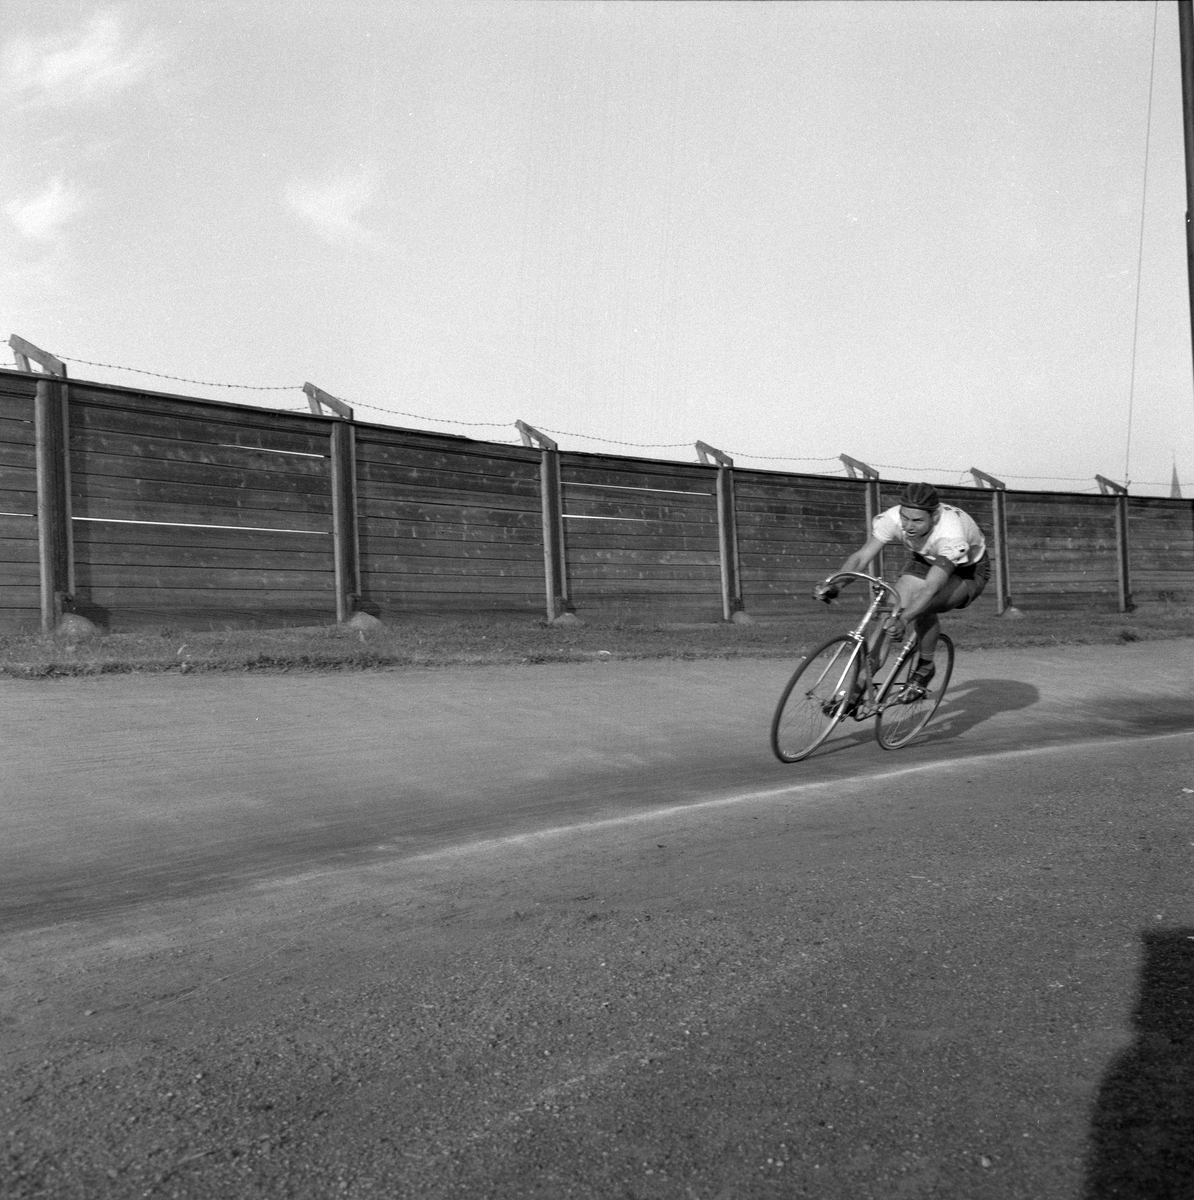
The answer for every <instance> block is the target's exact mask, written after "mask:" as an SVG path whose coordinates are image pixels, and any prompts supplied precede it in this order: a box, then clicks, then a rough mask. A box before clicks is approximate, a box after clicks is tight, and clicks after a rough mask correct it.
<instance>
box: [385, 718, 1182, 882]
mask: <svg viewBox="0 0 1194 1200" xmlns="http://www.w3.org/2000/svg"><path fill="white" fill-rule="evenodd" d="M1170 738H1194V730H1189V729H1183V730H1179V731H1178V732H1176V733H1154V734H1145V735H1143V736H1136V737H1100V738H1090V739H1088V740H1085V741H1079V742H1058V743H1055V744H1053V745H1050V746H1031V747H1028V748H1026V749H1023V750H995V751H992V752H990V753H986V754H968V755H966V756H965V757H963V758H941V759H934V760H933V761H932V762H927V763H916V764H915V765H913V766H908V767H896V768H895V769H893V770H890V771H879V772H876V773H874V774H870V775H848V776H845V777H842V778H835V779H815V780H809V781H808V782H806V783H790V784H785V785H783V786H781V787H773V788H762V789H758V790H755V791H750V792H737V793H733V794H731V795H728V796H715V797H711V798H709V799H708V800H694V801H692V802H691V803H687V804H669V805H666V806H664V807H663V808H648V809H643V810H642V811H640V812H632V813H622V814H620V815H619V816H616V817H603V818H601V819H600V820H596V821H578V822H576V823H575V824H572V825H553V826H550V827H549V828H547V829H534V830H531V831H530V832H528V833H514V834H510V835H508V836H506V837H499V838H484V839H481V840H478V841H475V842H462V843H460V844H459V845H455V846H442V847H440V848H439V849H438V850H428V851H426V852H425V853H423V854H412V855H410V856H409V857H408V858H406V859H405V860H404V861H406V862H431V861H433V860H436V859H444V858H455V857H460V856H463V855H467V854H484V853H486V852H487V851H494V850H501V849H504V848H506V847H509V846H520V845H526V844H527V843H530V842H536V841H541V840H546V839H548V838H562V837H567V836H568V835H569V834H575V833H586V832H590V831H597V830H606V829H614V828H616V827H618V826H620V825H635V824H640V823H642V822H644V821H655V820H659V819H660V818H662V817H670V816H676V815H679V814H682V813H695V812H700V811H702V810H703V809H709V808H729V807H731V806H732V805H735V804H750V803H752V802H757V801H765V800H780V799H783V798H785V797H789V796H795V795H798V794H799V793H801V792H816V791H823V790H825V789H826V788H845V787H859V786H868V785H870V784H875V783H885V782H887V781H889V780H892V779H901V778H903V777H904V776H906V775H920V774H927V773H930V772H933V771H943V770H944V771H949V770H956V769H958V768H967V769H970V768H973V767H975V766H976V765H979V764H986V763H992V762H998V761H1000V760H1006V759H1016V758H1030V757H1031V756H1032V755H1035V754H1060V753H1068V752H1071V751H1074V750H1090V749H1096V748H1100V747H1106V746H1115V747H1120V746H1131V745H1138V744H1140V743H1141V742H1159V741H1165V740H1167V739H1170Z"/></svg>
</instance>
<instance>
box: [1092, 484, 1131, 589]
mask: <svg viewBox="0 0 1194 1200" xmlns="http://www.w3.org/2000/svg"><path fill="white" fill-rule="evenodd" d="M1095 482H1096V483H1097V484H1098V485H1099V491H1100V492H1102V493H1103V495H1104V496H1114V497H1115V559H1116V567H1117V575H1118V578H1119V611H1120V612H1132V611H1133V610H1134V609H1135V608H1136V605H1135V604H1133V603H1132V573H1131V559H1130V558H1129V554H1130V552H1131V547H1130V545H1129V543H1128V489H1127V488H1126V487H1124V485H1123V484H1122V483H1116V482H1115V480H1114V479H1107V478H1105V477H1104V476H1102V475H1096V476H1095Z"/></svg>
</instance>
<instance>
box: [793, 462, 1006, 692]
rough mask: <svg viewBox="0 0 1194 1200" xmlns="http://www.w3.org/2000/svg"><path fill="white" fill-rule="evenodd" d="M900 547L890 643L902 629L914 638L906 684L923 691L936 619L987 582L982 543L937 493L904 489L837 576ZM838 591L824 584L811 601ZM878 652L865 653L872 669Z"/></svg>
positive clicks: (969, 522)
mask: <svg viewBox="0 0 1194 1200" xmlns="http://www.w3.org/2000/svg"><path fill="white" fill-rule="evenodd" d="M897 542H899V543H901V544H902V545H904V546H906V547H907V549H908V550H909V551H910V553H909V555H908V559H907V561H906V562H905V563H904V565H903V568H902V569H901V571H900V577H899V579H898V580H897V581H896V590H897V591H898V592H899V594H900V606H899V608H898V609H897V610H896V612H895V613H894V614H893V615H892V619H891V621H890V622H889V624H888V630H889V632H890V633H891V637H892V640H893V641H903V639H904V636H905V632H906V626H908V625H913V626H915V628H916V632H917V633H918V634H919V635H920V657H919V659H918V661H917V664H916V667H915V669H914V670H913V672H912V676H911V681H912V683H914V684H915V685H916V686H917V687H920V688H927V687H928V685H929V682H930V680H931V679H932V678H933V674H934V672H935V671H936V667H935V666H934V665H933V654H934V652H935V651H936V649H937V634H938V632H939V631H940V628H941V627H940V625H939V623H938V621H937V614H938V613H942V612H947V611H948V610H950V609H954V608H965V607H966V606H967V605H968V604H970V603H971V602H972V601H974V600H975V599H977V597H978V596H980V595H981V594H982V590H983V588H985V587H986V586H987V580H988V579H989V578H990V576H991V564H990V561H989V560H988V558H987V543H986V539H985V538H984V537H983V535H982V532H981V530H980V529H979V527H978V526H977V525H976V524H975V522H974V519H973V518H972V517H971V516H970V514H969V513H966V512H963V511H962V509H960V508H955V507H954V506H953V505H952V504H942V503H941V498H940V497H939V496H938V495H937V489H936V488H935V487H933V486H932V484H928V483H910V484H908V485H907V487H905V488H904V490H903V492H901V493H900V502H899V504H897V505H896V506H895V507H894V508H889V509H887V510H886V511H884V512H881V513H880V514H879V515H878V516H877V517H876V518H875V519H874V521H872V522H871V536H870V538H869V539H868V540H867V542H866V544H865V545H864V546H862V547H861V548H860V549H858V550H856V551H855V552H854V553H853V554H851V555H850V557H849V558H847V559H846V561H845V562H844V563H843V564H842V571H843V572H845V571H864V572H865V571H868V570H869V569H870V565H871V563H872V562H873V561H874V560H875V558H877V557H878V555H879V551H880V550H882V549H883V547H884V546H891V545H894V544H895V543H897ZM837 594H838V589H837V588H836V587H833V586H832V585H831V584H830V583H829V582H828V581H826V582H825V583H819V584H818V585H817V586H816V587H815V588H814V589H813V595H814V596H815V597H816V598H817V599H818V600H823V601H825V603H826V604H828V603H829V601H830V600H832V599H834V597H835V596H837ZM878 651H879V646H878V642H877V643H876V645H875V646H873V647H872V648H871V654H872V656H873V657H872V663H873V662H874V656H877V654H878Z"/></svg>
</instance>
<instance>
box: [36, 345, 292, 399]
mask: <svg viewBox="0 0 1194 1200" xmlns="http://www.w3.org/2000/svg"><path fill="white" fill-rule="evenodd" d="M54 357H55V358H59V359H61V360H62V361H63V362H69V363H82V364H83V365H84V366H87V367H107V368H108V370H110V371H131V372H132V373H133V374H134V375H152V376H153V378H154V379H172V380H174V382H175V383H196V384H198V385H199V386H200V387H222V388H237V389H239V390H240V391H244V392H301V391H302V390H303V385H302V384H301V383H293V384H284V385H270V386H266V387H262V386H261V385H260V384H255V383H213V382H212V381H211V380H210V379H187V378H186V376H184V375H163V374H162V373H161V372H160V371H144V370H142V369H141V368H140V367H121V366H117V365H116V363H102V362H92V361H91V360H90V359H87V358H68V357H67V356H66V355H65V354H55V355H54Z"/></svg>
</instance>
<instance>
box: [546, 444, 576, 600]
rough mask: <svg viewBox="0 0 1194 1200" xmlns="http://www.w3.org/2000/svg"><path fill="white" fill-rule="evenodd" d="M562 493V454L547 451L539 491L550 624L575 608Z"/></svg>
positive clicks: (551, 450)
mask: <svg viewBox="0 0 1194 1200" xmlns="http://www.w3.org/2000/svg"><path fill="white" fill-rule="evenodd" d="M562 490H563V489H562V486H561V484H560V452H559V451H558V450H555V449H548V448H547V447H544V449H543V458H542V460H541V461H540V464H539V491H540V496H541V498H542V510H543V577H544V583H545V586H546V589H547V619H548V620H549V621H554V620H556V619H557V618H558V617H561V616H563V615H564V613H566V612H570V611H571V608H572V605H571V604H570V603H569V599H568V569H567V564H566V562H565V559H564V502H563V495H562Z"/></svg>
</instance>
